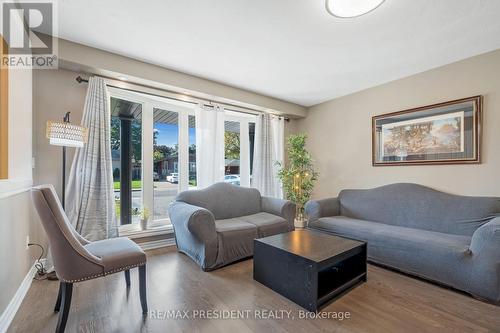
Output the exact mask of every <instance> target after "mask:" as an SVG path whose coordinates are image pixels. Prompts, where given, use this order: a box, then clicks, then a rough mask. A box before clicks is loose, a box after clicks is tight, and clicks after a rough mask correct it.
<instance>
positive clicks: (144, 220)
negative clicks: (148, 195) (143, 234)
mask: <svg viewBox="0 0 500 333" xmlns="http://www.w3.org/2000/svg"><path fill="white" fill-rule="evenodd" d="M140 215H141V230H146V229H147V228H148V221H149V217H150V216H151V215H150V213H149V209H148V207H143V208H142V210H141V214H140Z"/></svg>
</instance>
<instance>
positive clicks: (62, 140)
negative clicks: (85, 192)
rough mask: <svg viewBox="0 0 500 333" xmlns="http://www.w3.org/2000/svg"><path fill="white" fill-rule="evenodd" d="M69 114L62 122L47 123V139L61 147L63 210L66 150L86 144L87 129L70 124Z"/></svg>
mask: <svg viewBox="0 0 500 333" xmlns="http://www.w3.org/2000/svg"><path fill="white" fill-rule="evenodd" d="M69 114H70V112H66V114H65V115H64V118H63V121H62V122H60V121H50V120H49V121H48V122H47V139H49V143H50V144H51V145H54V146H62V198H61V204H62V207H63V209H64V208H65V204H66V148H67V147H76V148H81V147H83V145H84V144H85V143H87V137H88V129H87V128H86V127H83V126H80V125H74V124H71V122H70V121H69Z"/></svg>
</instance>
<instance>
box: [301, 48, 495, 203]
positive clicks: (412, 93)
mask: <svg viewBox="0 0 500 333" xmlns="http://www.w3.org/2000/svg"><path fill="white" fill-rule="evenodd" d="M499 71H500V50H497V51H494V52H490V53H487V54H484V55H480V56H477V57H473V58H469V59H467V60H464V61H460V62H457V63H454V64H450V65H447V66H444V67H440V68H437V69H434V70H431V71H428V72H424V73H421V74H418V75H414V76H411V77H408V78H405V79H401V80H397V81H394V82H390V83H388V84H384V85H381V86H378V87H375V88H371V89H368V90H365V91H362V92H359V93H355V94H352V95H348V96H345V97H341V98H338V99H335V100H331V101H328V102H325V103H322V104H319V105H316V106H314V107H312V108H310V109H309V111H308V115H307V117H306V118H305V119H301V120H298V121H297V128H296V131H297V132H306V133H307V134H308V135H309V142H308V147H309V149H310V151H311V153H312V155H313V157H314V159H315V161H316V162H315V166H316V169H317V170H318V171H319V173H320V176H319V181H318V183H317V185H316V189H315V191H314V197H316V198H320V197H327V196H333V195H336V194H337V193H338V192H339V191H340V190H341V189H344V188H370V187H374V186H379V185H383V184H389V183H395V182H413V183H418V184H423V185H427V186H431V187H433V188H437V189H441V190H445V191H449V192H452V193H457V194H467V195H495V196H500V75H499V73H500V72H499ZM474 95H484V116H483V125H484V126H483V146H482V160H483V163H482V164H481V165H436V166H391V167H373V166H372V165H371V163H372V161H371V117H372V116H374V115H379V114H383V113H388V112H394V111H399V110H403V109H408V108H413V107H418V106H423V105H429V104H433V103H438V102H445V101H449V100H453V99H458V98H463V97H469V96H474Z"/></svg>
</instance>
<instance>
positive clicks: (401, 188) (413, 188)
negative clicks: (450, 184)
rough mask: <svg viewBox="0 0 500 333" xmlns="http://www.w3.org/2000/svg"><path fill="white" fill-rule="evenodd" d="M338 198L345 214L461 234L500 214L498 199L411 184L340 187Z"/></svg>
mask: <svg viewBox="0 0 500 333" xmlns="http://www.w3.org/2000/svg"><path fill="white" fill-rule="evenodd" d="M339 200H340V214H341V215H344V216H348V217H352V218H357V219H362V220H368V221H373V222H380V223H385V224H392V225H397V226H402V227H410V228H415V229H424V230H430V231H437V232H443V233H448V234H455V235H464V236H472V234H473V233H474V231H475V230H476V229H477V228H479V227H480V226H481V225H483V224H484V223H486V222H488V221H489V220H491V219H492V218H494V217H496V216H499V215H500V198H495V197H469V196H461V195H453V194H448V193H444V192H441V191H437V190H434V189H432V188H429V187H425V186H422V185H418V184H410V183H399V184H391V185H385V186H381V187H377V188H373V189H367V190H342V191H341V192H340V194H339Z"/></svg>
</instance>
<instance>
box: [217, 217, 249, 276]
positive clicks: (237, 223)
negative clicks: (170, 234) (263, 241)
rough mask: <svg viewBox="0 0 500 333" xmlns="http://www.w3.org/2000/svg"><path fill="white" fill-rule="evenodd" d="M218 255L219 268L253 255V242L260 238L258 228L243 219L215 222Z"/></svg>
mask: <svg viewBox="0 0 500 333" xmlns="http://www.w3.org/2000/svg"><path fill="white" fill-rule="evenodd" d="M215 231H216V232H217V241H218V248H219V250H218V254H217V266H218V267H220V266H224V265H226V264H228V263H231V262H233V261H236V260H239V259H242V258H246V257H250V256H252V255H253V240H254V239H255V238H257V237H258V232H257V227H256V226H255V225H254V224H252V223H248V222H246V221H245V220H243V219H242V218H239V217H237V218H232V219H224V220H216V221H215Z"/></svg>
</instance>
